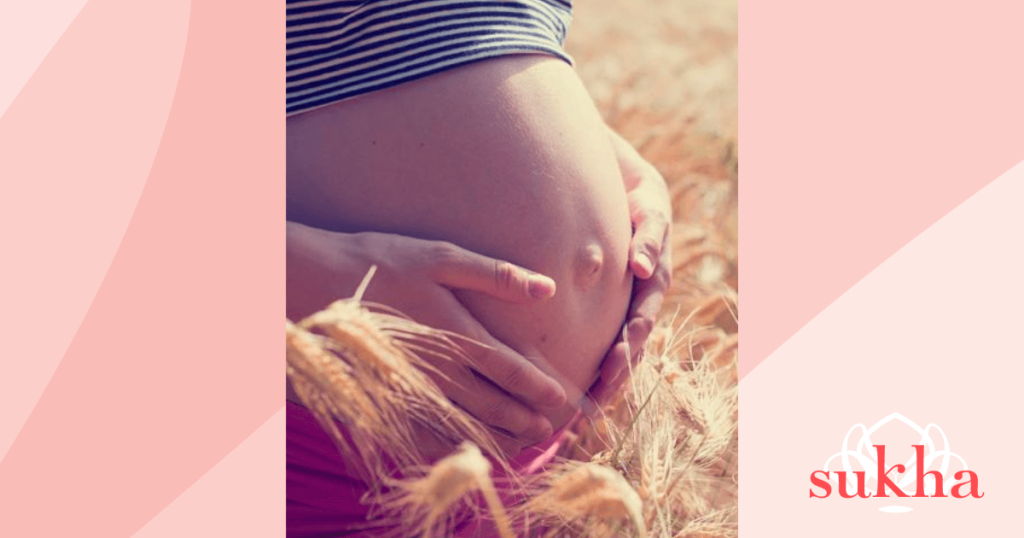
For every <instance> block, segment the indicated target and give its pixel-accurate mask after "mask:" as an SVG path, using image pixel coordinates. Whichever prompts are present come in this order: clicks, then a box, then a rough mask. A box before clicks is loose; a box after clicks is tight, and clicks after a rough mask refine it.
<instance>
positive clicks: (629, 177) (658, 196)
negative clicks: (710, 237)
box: [590, 129, 672, 402]
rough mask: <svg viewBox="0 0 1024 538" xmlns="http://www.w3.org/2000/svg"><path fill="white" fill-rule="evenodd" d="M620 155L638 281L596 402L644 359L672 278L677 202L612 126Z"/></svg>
mask: <svg viewBox="0 0 1024 538" xmlns="http://www.w3.org/2000/svg"><path fill="white" fill-rule="evenodd" d="M608 132H609V134H610V136H611V139H612V146H613V147H614V148H615V155H616V157H617V158H618V162H619V169H620V171H621V172H622V180H623V182H624V183H625V185H626V193H627V198H628V200H629V214H630V220H631V221H632V223H633V238H632V240H631V241H630V246H629V266H630V269H632V271H633V274H634V276H635V277H636V281H635V282H634V284H633V298H632V301H631V302H630V305H629V311H628V313H627V314H626V323H625V335H627V337H628V339H627V340H623V339H622V336H621V335H620V337H619V340H618V341H616V343H615V344H614V345H612V348H611V349H610V350H609V351H608V354H607V355H606V356H605V358H604V362H602V363H601V372H600V375H599V377H598V379H597V381H596V382H595V383H594V385H593V386H592V387H591V389H590V396H591V398H593V399H594V400H596V401H598V402H601V401H604V400H605V399H606V398H607V397H608V396H609V395H610V394H612V393H613V392H614V391H616V390H617V389H618V388H619V386H621V385H622V383H623V382H624V381H625V380H626V377H627V374H628V363H630V362H632V363H633V364H635V363H636V361H637V360H638V359H639V357H640V352H641V350H643V347H644V344H645V343H646V342H647V338H648V337H649V336H650V334H651V330H652V329H653V328H654V322H655V319H656V317H657V315H658V311H659V310H661V303H662V301H664V299H665V293H666V292H667V291H668V288H669V285H670V284H671V282H672V248H671V241H670V237H671V233H672V204H671V202H670V200H669V195H668V187H667V185H666V184H665V180H664V178H662V177H661V174H660V173H659V172H658V170H657V169H656V168H654V166H653V165H651V164H650V163H648V162H647V161H645V160H644V158H643V157H641V156H640V154H639V153H637V152H636V150H635V149H633V146H631V145H630V144H629V142H626V141H625V140H624V139H623V138H622V137H621V136H619V135H618V134H617V133H615V132H614V131H612V130H611V129H609V130H608Z"/></svg>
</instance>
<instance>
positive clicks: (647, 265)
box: [636, 254, 654, 275]
mask: <svg viewBox="0 0 1024 538" xmlns="http://www.w3.org/2000/svg"><path fill="white" fill-rule="evenodd" d="M636 264H637V265H639V266H640V268H641V269H643V270H644V274H645V275H649V274H651V272H652V271H654V262H652V261H651V258H650V257H649V256H647V255H646V254H638V255H637V257H636Z"/></svg>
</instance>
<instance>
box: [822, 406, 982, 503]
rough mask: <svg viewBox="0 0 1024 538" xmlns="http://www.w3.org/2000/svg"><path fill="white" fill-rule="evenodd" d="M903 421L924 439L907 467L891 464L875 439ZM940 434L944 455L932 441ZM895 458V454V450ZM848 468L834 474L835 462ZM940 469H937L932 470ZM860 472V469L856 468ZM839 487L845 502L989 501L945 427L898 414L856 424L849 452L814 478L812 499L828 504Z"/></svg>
mask: <svg viewBox="0 0 1024 538" xmlns="http://www.w3.org/2000/svg"><path fill="white" fill-rule="evenodd" d="M894 420H896V421H899V422H902V423H903V424H905V425H907V426H909V427H910V428H911V429H912V430H914V431H915V432H916V433H917V434H918V435H920V441H919V442H917V443H913V444H910V448H912V449H913V451H914V454H913V456H911V457H910V459H908V460H907V461H906V463H905V464H903V463H897V464H895V465H891V466H890V465H889V464H888V463H886V445H884V444H876V443H875V442H873V441H872V440H871V435H872V434H874V433H875V432H876V431H878V429H879V428H881V427H882V426H884V425H885V424H888V423H889V422H892V421H894ZM858 429H859V430H860V431H861V437H860V440H859V441H857V445H856V447H854V448H853V449H852V450H851V449H850V448H849V447H850V438H851V436H853V434H854V432H855V431H857V430H858ZM934 433H938V434H939V435H940V436H941V439H942V448H941V450H940V449H939V448H938V447H937V445H936V443H935V441H934V440H933V439H932V437H931V436H932V434H934ZM890 454H892V451H890ZM836 460H838V462H840V463H842V469H841V470H832V469H831V467H830V466H831V465H832V463H833V461H836ZM957 462H959V465H958V466H957V467H958V468H959V470H957V471H955V472H951V470H950V464H951V463H953V464H954V465H956V463H957ZM935 464H937V466H938V468H937V469H932V466H933V465H935ZM855 467H858V468H859V470H857V469H855ZM833 486H835V488H834V489H835V490H836V491H837V492H838V494H839V496H841V497H842V498H844V499H852V498H854V497H859V498H862V499H868V498H871V497H883V498H884V497H952V498H956V499H965V498H967V497H973V498H976V499H980V498H981V497H984V496H985V493H984V492H981V491H980V489H979V488H980V486H979V482H978V475H977V473H975V472H974V471H971V470H969V469H968V468H967V462H966V461H964V459H963V458H961V457H960V456H959V455H957V454H955V453H953V452H952V451H950V449H949V440H948V439H947V438H946V434H945V432H943V431H942V428H940V427H938V426H937V425H935V424H929V425H927V426H925V427H924V428H921V427H920V426H918V425H917V424H915V423H914V422H913V421H911V420H910V419H908V418H906V417H904V416H903V415H901V414H899V413H893V414H891V415H889V416H887V417H885V418H883V419H882V420H880V421H878V422H877V423H875V425H874V426H871V427H870V428H866V427H865V426H864V425H863V424H856V425H854V426H853V427H852V428H850V431H848V432H847V433H846V438H844V439H843V449H842V450H841V451H839V452H837V453H835V454H833V455H832V457H830V458H829V459H827V460H825V465H824V467H823V469H822V470H819V471H814V472H812V473H811V488H810V496H811V498H812V499H814V498H818V499H823V498H826V497H828V496H830V495H831V494H832V491H833ZM879 510H881V511H883V512H909V511H910V510H912V509H911V508H908V507H905V506H885V507H882V508H879Z"/></svg>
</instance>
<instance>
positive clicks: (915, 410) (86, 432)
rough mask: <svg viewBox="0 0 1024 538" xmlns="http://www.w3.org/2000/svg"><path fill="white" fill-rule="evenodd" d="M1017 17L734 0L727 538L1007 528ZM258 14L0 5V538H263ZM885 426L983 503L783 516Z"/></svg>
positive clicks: (278, 134)
mask: <svg viewBox="0 0 1024 538" xmlns="http://www.w3.org/2000/svg"><path fill="white" fill-rule="evenodd" d="M1022 9H1024V8H1022V7H1021V5H1020V4H1019V3H1012V2H1002V3H997V2H981V3H973V4H970V7H967V6H966V5H964V4H959V5H954V4H945V5H944V4H937V3H933V2H882V1H877V0H872V1H868V2H859V3H856V4H849V3H831V2H819V1H810V0H802V1H796V0H780V1H776V2H752V1H744V2H741V5H740V12H741V28H740V40H741V41H740V49H741V55H742V74H741V80H742V83H741V90H740V101H741V102H740V108H741V110H742V113H741V123H740V129H741V139H742V141H743V161H744V165H743V168H744V169H743V174H742V180H741V181H742V186H741V187H740V191H741V193H742V195H741V208H740V214H741V237H742V244H741V246H740V248H741V250H742V252H743V254H744V260H745V261H744V273H743V294H744V295H743V297H744V305H743V316H744V331H743V333H744V339H743V348H744V351H743V354H742V358H741V365H740V368H741V375H742V376H743V380H742V383H741V389H742V394H741V421H742V424H741V431H742V432H743V441H742V443H741V466H742V480H741V496H740V498H741V515H740V523H741V529H742V532H743V535H744V536H774V535H780V534H783V533H785V534H787V535H790V536H822V535H828V536H845V535H851V536H852V535H854V534H858V535H863V534H865V531H867V532H868V533H871V532H875V533H880V534H881V535H897V534H903V535H906V534H907V533H908V532H914V533H924V532H927V531H932V532H933V533H934V535H949V536H961V535H966V534H988V535H999V536H1002V535H1006V534H1007V533H1008V532H1010V533H1012V532H1013V529H1017V528H1018V526H1019V525H1018V524H1017V521H1016V511H1015V510H1014V509H1015V508H1016V507H1017V506H1019V505H1020V504H1021V501H1022V500H1024V499H1022V497H1021V494H1019V493H1015V492H1014V491H1013V490H1012V489H1011V480H1012V477H1013V473H1012V472H1011V469H1012V468H1013V467H1012V466H1013V465H1014V463H1015V459H1014V458H1013V457H1012V455H1013V453H1014V452H1015V451H1016V441H1019V434H1018V433H1017V432H1016V430H1015V429H1014V427H1015V424H1016V417H1015V415H1014V413H1015V412H1016V411H1017V410H1019V409H1021V408H1022V405H1021V404H1022V403H1024V402H1022V400H1024V397H1022V392H1024V391H1021V390H1020V388H1019V382H1018V379H1019V375H1020V374H1021V371H1020V370H1021V366H1020V364H1021V359H1022V358H1024V357H1022V356H1021V355H1022V352H1021V351H1020V347H1021V346H1020V343H1019V342H1018V341H1017V340H1019V338H1017V335H1018V334H1020V326H1021V322H1022V321H1024V319H1022V315H1021V313H1020V311H1019V310H1020V309H1019V305H1020V304H1022V300H1024V289H1022V287H1021V283H1020V282H1021V281H1020V276H1019V275H1020V274H1021V273H1022V270H1024V262H1022V260H1021V254H1020V252H1021V249H1020V247H1019V245H1020V244H1021V239H1020V237H1019V236H1020V234H1021V231H1022V230H1024V222H1022V217H1021V216H1020V215H1021V214H1022V212H1021V211H1020V209H1019V207H1020V206H1021V205H1022V203H1024V188H1022V184H1024V168H1022V167H1021V166H1017V167H1016V168H1013V167H1014V165H1015V164H1016V163H1018V162H1021V160H1022V159H1024V129H1022V128H1021V125H1024V121H1022V120H1024V100H1022V99H1020V97H1019V96H1020V95H1024V80H1022V78H1021V71H1020V69H1019V63H1020V51H1021V50H1024V41H1022V37H1021V36H1022V35H1024V32H1022V31H1021V30H1022V29H1021V27H1020V24H1021V21H1022V20H1024V17H1022V15H1024V13H1022ZM282 17H283V9H282V6H281V5H279V4H276V3H273V2H270V3H259V2H256V3H253V2H229V1H219V2H215V1H213V0H195V1H191V0H164V1H161V2H133V1H129V0H46V1H42V2H21V3H17V2H14V3H11V2H8V3H4V4H3V6H2V7H0V45H2V46H0V49H3V51H2V53H0V66H2V70H3V73H4V76H3V77H0V114H2V116H0V178H3V180H2V181H0V237H2V246H3V252H4V262H5V263H4V264H3V269H2V271H3V273H2V277H3V278H0V297H2V298H3V299H2V303H0V316H2V317H0V338H2V341H3V342H4V352H3V355H2V360H0V458H2V459H0V535H3V536H104V537H107V536H114V537H116V536H125V537H127V536H132V535H136V534H137V535H139V536H147V537H156V536H231V535H244V536H281V535H283V532H284V466H283V461H284V450H283V448H284V445H283V435H284V428H283V414H282V413H281V412H280V411H281V409H282V405H283V402H282V400H281V374H282V368H281V360H280V347H279V346H280V340H279V335H280V314H281V312H283V285H282V282H283V278H282V277H283V269H284V264H283V256H282V246H283V227H282V226H281V221H282V219H283V216H284V215H283V199H284V189H283V186H284V121H283V113H282V108H283V106H282V105H283V77H282V71H281V69H280V66H281V65H282V63H283V59H284V58H283V57H284V47H283V23H282ZM1011 168H1013V169H1012V170H1010V169H1011ZM1007 170H1010V171H1009V172H1007ZM997 177H998V178H999V179H998V180H997V179H996V178H997ZM975 193H977V194H975ZM972 195H973V197H972ZM965 200H966V202H965ZM961 204H962V205H961ZM958 206H959V207H958ZM940 219H941V220H940ZM926 229H927V231H925V230H926ZM922 232H924V233H922ZM897 251H898V253H897ZM894 254H895V255H894ZM869 273H870V274H869ZM840 296H842V297H841V298H840ZM837 299H838V300H837ZM780 346H781V347H780ZM762 361H764V363H763V364H760V366H758V364H759V363H761V362H762ZM755 367H757V369H756V370H755V369H754V368H755ZM748 374H749V375H748ZM1015 374H1016V375H1015ZM893 411H899V412H900V413H903V414H904V415H906V416H908V417H909V418H911V419H912V420H915V421H917V422H918V423H920V424H921V425H924V424H926V423H929V422H935V423H937V424H939V425H940V426H942V427H943V429H944V430H945V431H946V433H947V435H948V436H949V437H950V441H951V443H952V448H953V450H954V451H955V452H957V453H959V454H960V455H961V456H963V457H964V458H965V459H966V460H967V462H968V464H969V465H970V466H971V468H972V469H974V470H977V471H978V473H979V475H980V476H981V483H982V490H983V491H985V493H986V497H985V498H984V499H982V500H963V501H959V500H948V501H940V500H928V501H925V502H917V503H916V504H911V503H910V502H907V501H901V503H900V504H907V505H911V506H913V507H914V508H915V510H914V511H913V512H910V513H907V514H883V513H881V512H878V511H877V510H876V509H875V508H876V504H878V503H877V502H876V500H870V501H855V500H850V501H846V500H840V499H836V498H832V499H828V500H824V501H822V500H811V499H808V497H807V491H808V489H809V480H808V477H809V474H810V472H811V471H812V470H814V469H817V468H819V467H820V466H821V464H822V463H823V462H824V460H825V459H826V458H827V457H828V456H830V455H832V454H833V453H835V452H836V451H838V450H839V449H840V444H841V442H842V437H843V435H844V434H845V433H846V431H847V430H848V429H849V428H850V426H852V425H853V424H854V423H857V422H861V423H865V424H867V425H870V424H872V423H873V422H875V421H877V420H878V419H880V418H882V417H883V416H885V415H887V414H889V413H891V412H893ZM1011 507H1012V508H1014V509H1011ZM1007 529H1010V530H1009V531H1008V530H1007Z"/></svg>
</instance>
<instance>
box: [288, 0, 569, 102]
mask: <svg viewBox="0 0 1024 538" xmlns="http://www.w3.org/2000/svg"><path fill="white" fill-rule="evenodd" d="M287 17H288V18H287V20H288V34H287V43H288V54H287V57H288V62H287V66H288V67H287V111H288V115H292V114H298V113H300V112H305V111H307V110H312V109H314V108H317V107H321V106H325V105H329V104H332V103H336V102H338V101H341V100H343V99H348V98H350V97H355V96H357V95H361V94H364V93H369V92H372V91H377V90H382V89H385V88H390V87H392V86H396V85H398V84H401V83H403V82H408V81H411V80H416V79H418V78H422V77H425V76H428V75H432V74H434V73H438V72H441V71H445V70H448V69H452V68H455V67H458V66H461V65H465V64H467V63H470V62H474V61H477V60H483V59H486V58H493V57H495V56H502V55H506V54H515V53H526V52H543V53H548V54H552V55H555V56H558V57H560V58H562V59H564V60H566V61H568V62H570V63H571V61H572V60H571V59H570V58H569V56H568V55H567V54H566V53H565V52H564V51H563V50H562V41H563V40H564V39H565V33H566V29H567V27H568V24H569V20H570V17H571V5H570V3H569V2H568V1H563V0H341V1H338V0H288V4H287Z"/></svg>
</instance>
